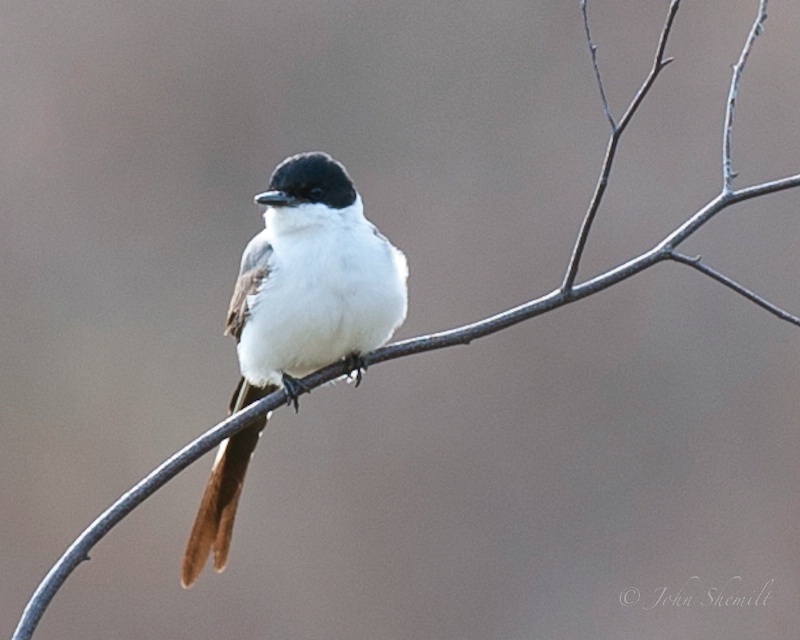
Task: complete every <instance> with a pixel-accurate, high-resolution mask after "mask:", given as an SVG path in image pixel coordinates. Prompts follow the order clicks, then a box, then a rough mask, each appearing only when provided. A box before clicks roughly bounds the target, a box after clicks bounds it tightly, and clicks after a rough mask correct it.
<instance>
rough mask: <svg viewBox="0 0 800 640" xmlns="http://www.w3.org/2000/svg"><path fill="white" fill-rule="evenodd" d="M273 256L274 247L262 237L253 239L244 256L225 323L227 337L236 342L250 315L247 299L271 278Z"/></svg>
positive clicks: (258, 236)
mask: <svg viewBox="0 0 800 640" xmlns="http://www.w3.org/2000/svg"><path fill="white" fill-rule="evenodd" d="M271 256H272V245H271V244H269V242H267V241H266V240H265V239H263V238H262V237H261V234H259V235H257V236H256V237H255V238H253V239H252V240H251V241H250V243H249V244H248V245H247V248H246V249H245V250H244V254H243V255H242V265H241V268H240V269H239V277H238V278H237V279H236V286H235V287H234V289H233V296H232V297H231V304H230V307H228V319H227V321H226V322H225V335H226V336H233V337H234V338H235V339H236V342H239V338H240V337H241V335H242V329H244V325H245V323H246V322H247V318H248V317H249V315H250V310H249V308H248V306H247V297H248V296H251V295H253V294H255V293H257V292H258V289H259V287H261V285H262V283H263V282H264V281H265V280H266V279H267V278H268V277H269V259H270V257H271Z"/></svg>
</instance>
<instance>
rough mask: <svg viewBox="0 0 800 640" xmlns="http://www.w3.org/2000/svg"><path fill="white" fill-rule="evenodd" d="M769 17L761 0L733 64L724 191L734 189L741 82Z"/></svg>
mask: <svg viewBox="0 0 800 640" xmlns="http://www.w3.org/2000/svg"><path fill="white" fill-rule="evenodd" d="M766 19H767V0H760V1H759V5H758V15H757V16H756V19H755V22H753V26H752V27H751V29H750V33H749V34H748V35H747V40H745V43H744V46H743V47H742V52H741V53H740V54H739V60H737V62H736V64H735V65H733V75H732V76H731V87H730V90H729V91H728V103H727V106H726V108H725V127H724V135H723V137H722V192H723V193H726V192H728V191H731V190H732V189H733V180H734V178H736V172H735V171H734V170H733V158H732V153H733V152H732V150H731V145H732V139H733V118H734V116H735V115H736V100H737V98H738V97H739V84H740V83H741V81H742V74H743V72H744V65H745V64H746V63H747V58H748V56H749V55H750V50H751V49H752V48H753V44H754V43H755V41H756V38H758V36H760V35H761V34H762V33H763V32H764V22H765V21H766Z"/></svg>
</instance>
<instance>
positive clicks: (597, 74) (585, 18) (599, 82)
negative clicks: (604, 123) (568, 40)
mask: <svg viewBox="0 0 800 640" xmlns="http://www.w3.org/2000/svg"><path fill="white" fill-rule="evenodd" d="M586 4H587V0H581V13H583V28H584V29H585V30H586V42H588V43H589V53H590V54H591V55H592V67H593V68H594V77H595V79H596V80H597V87H598V89H600V99H601V100H602V101H603V111H605V114H606V118H608V122H609V124H610V125H611V130H612V131H615V130H616V128H617V123H616V122H615V121H614V114H612V113H611V107H610V106H609V104H608V98H607V97H606V88H605V87H604V86H603V78H602V76H601V75H600V65H598V64H597V45H595V43H594V42H593V41H592V33H591V30H590V29H589V11H588V10H587V7H586Z"/></svg>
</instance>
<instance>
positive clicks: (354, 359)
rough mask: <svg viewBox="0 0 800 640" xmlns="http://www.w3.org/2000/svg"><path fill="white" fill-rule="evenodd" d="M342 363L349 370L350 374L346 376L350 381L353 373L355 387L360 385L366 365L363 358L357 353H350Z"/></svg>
mask: <svg viewBox="0 0 800 640" xmlns="http://www.w3.org/2000/svg"><path fill="white" fill-rule="evenodd" d="M344 361H345V364H347V367H348V368H349V369H350V373H348V374H347V375H348V376H349V377H350V379H351V380H352V379H353V377H354V376H353V372H354V371H355V379H356V386H358V385H360V384H361V380H362V379H363V378H364V372H365V371H366V370H367V363H366V362H365V360H364V358H363V357H362V356H361V355H360V354H358V353H351V354H350V355H349V356H347V357H346V358H345V360H344Z"/></svg>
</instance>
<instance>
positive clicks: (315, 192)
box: [308, 187, 325, 200]
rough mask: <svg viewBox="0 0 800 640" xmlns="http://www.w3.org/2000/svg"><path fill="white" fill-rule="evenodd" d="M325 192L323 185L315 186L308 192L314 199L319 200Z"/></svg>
mask: <svg viewBox="0 0 800 640" xmlns="http://www.w3.org/2000/svg"><path fill="white" fill-rule="evenodd" d="M323 193H325V192H324V191H323V190H322V187H314V188H313V189H311V190H310V191H309V192H308V195H309V196H311V199H312V200H319V199H320V198H321V197H322V194H323Z"/></svg>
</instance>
